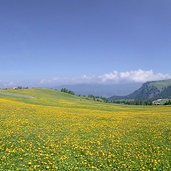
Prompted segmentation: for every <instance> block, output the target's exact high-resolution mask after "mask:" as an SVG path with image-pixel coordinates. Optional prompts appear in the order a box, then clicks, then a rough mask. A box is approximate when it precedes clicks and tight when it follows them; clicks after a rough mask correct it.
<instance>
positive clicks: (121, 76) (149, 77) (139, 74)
mask: <svg viewBox="0 0 171 171" xmlns="http://www.w3.org/2000/svg"><path fill="white" fill-rule="evenodd" d="M100 78H101V79H102V81H103V82H108V81H110V82H111V81H113V82H118V81H119V82H120V81H132V82H142V83H143V82H146V81H155V80H163V79H170V78H171V75H169V74H162V73H154V72H153V71H152V70H149V71H144V70H141V69H139V70H133V71H126V72H118V71H113V72H111V73H109V74H104V75H102V76H100Z"/></svg>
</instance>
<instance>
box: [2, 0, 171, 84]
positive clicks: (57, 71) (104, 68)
mask: <svg viewBox="0 0 171 171" xmlns="http://www.w3.org/2000/svg"><path fill="white" fill-rule="evenodd" d="M170 30H171V1H170V0H143V1H142V0H129V1H126V0H50V1H49V0H36V1H35V0H13V1H11V0H0V81H1V83H3V82H6V83H8V82H17V81H18V82H20V81H21V82H22V81H24V80H25V81H27V82H29V81H30V82H34V81H41V82H42V80H43V81H44V82H46V80H47V82H51V80H52V81H56V80H58V82H61V83H62V82H65V81H64V80H66V79H68V80H70V81H71V82H72V80H77V81H78V80H82V81H83V82H84V80H90V81H91V80H99V78H101V77H105V76H106V75H107V77H110V76H111V77H110V78H109V80H110V79H111V80H113V79H114V77H115V76H113V75H116V72H117V78H118V77H119V78H120V77H121V76H120V75H123V74H122V73H127V75H130V76H132V75H131V73H133V72H135V73H137V72H138V73H139V71H142V73H141V74H140V75H143V74H147V73H150V72H151V73H150V74H151V75H150V77H148V76H147V77H148V79H145V80H144V81H146V80H149V79H153V78H155V79H158V78H159V79H160V78H169V77H170V74H171V70H170V63H171V31H170ZM112 74H113V75H112ZM138 76H139V75H138ZM143 76H144V75H143ZM143 76H142V77H143ZM77 81H76V82H77ZM101 81H104V78H103V79H101Z"/></svg>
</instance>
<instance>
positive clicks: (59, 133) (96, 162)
mask: <svg viewBox="0 0 171 171" xmlns="http://www.w3.org/2000/svg"><path fill="white" fill-rule="evenodd" d="M170 168H171V106H128V105H116V104H109V103H102V102H95V101H93V100H91V99H86V98H83V97H77V96H73V95H69V94H66V93H61V92H59V91H55V90H50V89H26V90H12V89H10V90H0V170H2V171H6V170H10V171H11V170H19V171H23V170H30V171H34V170H35V171H38V170H40V171H42V170H52V171H53V170H54V171H55V170H60V171H63V170H64V171H65V170H66V171H68V170H71V171H72V170H73V171H75V170H78V171H79V170H81V171H82V170H83V171H95V170H97V171H98V170H99V171H113V170H116V171H118V170H135V171H137V170H142V171H143V170H144V171H148V170H149V171H153V170H158V171H169V170H170Z"/></svg>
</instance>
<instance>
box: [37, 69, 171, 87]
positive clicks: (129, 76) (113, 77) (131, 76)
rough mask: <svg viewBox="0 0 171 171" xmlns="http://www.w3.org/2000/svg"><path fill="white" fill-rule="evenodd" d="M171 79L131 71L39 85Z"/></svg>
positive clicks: (140, 81) (170, 76)
mask: <svg viewBox="0 0 171 171" xmlns="http://www.w3.org/2000/svg"><path fill="white" fill-rule="evenodd" d="M164 79H171V74H163V73H155V72H153V71H152V70H141V69H138V70H132V71H124V72H119V71H113V72H111V73H106V74H103V75H98V76H97V75H83V76H81V77H74V78H67V77H54V78H51V79H43V80H41V81H40V84H41V85H43V84H81V83H87V84H91V83H98V84H118V83H124V82H136V83H144V82H147V81H155V80H164Z"/></svg>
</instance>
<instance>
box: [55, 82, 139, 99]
mask: <svg viewBox="0 0 171 171" xmlns="http://www.w3.org/2000/svg"><path fill="white" fill-rule="evenodd" d="M141 85H142V84H140V83H120V84H74V85H61V86H57V87H55V88H57V89H62V88H67V89H69V90H72V91H74V92H75V93H76V94H77V95H94V96H103V97H111V95H112V94H115V95H120V96H124V95H127V94H129V93H132V92H133V91H135V90H136V89H137V88H139V87H141Z"/></svg>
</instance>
